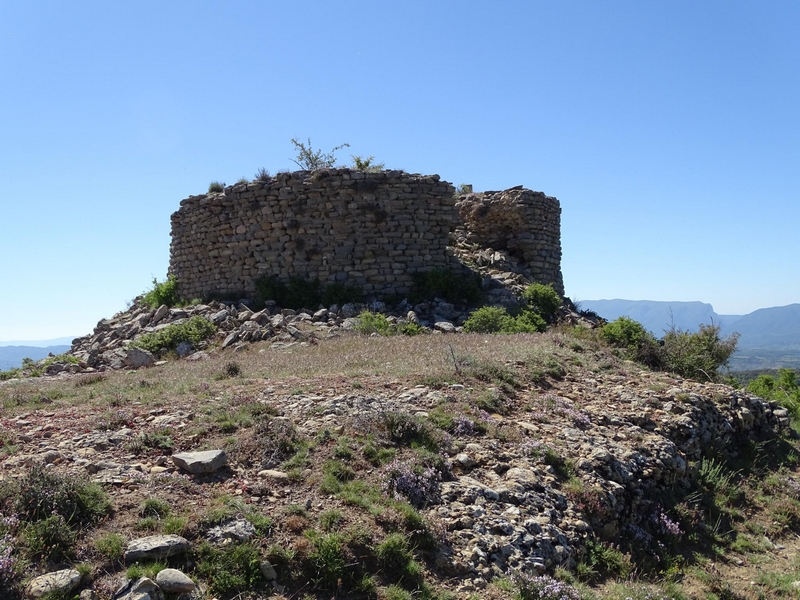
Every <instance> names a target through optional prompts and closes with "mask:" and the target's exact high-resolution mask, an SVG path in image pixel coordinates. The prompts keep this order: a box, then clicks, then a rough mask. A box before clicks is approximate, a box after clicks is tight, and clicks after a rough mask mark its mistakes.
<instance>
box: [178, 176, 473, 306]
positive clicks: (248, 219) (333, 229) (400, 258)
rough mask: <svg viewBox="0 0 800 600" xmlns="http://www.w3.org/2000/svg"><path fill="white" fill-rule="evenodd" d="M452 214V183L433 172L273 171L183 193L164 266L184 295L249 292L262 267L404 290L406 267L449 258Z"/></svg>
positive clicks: (378, 290) (436, 264) (375, 290)
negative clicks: (206, 191) (191, 193)
mask: <svg viewBox="0 0 800 600" xmlns="http://www.w3.org/2000/svg"><path fill="white" fill-rule="evenodd" d="M457 220H458V213H457V211H456V209H455V202H454V200H453V186H452V185H451V184H449V183H447V182H444V181H440V179H439V176H438V175H429V176H422V175H411V174H408V173H405V172H403V171H382V172H379V173H366V172H363V171H356V170H350V169H323V170H319V171H314V172H307V171H297V172H294V173H279V174H278V175H276V176H275V177H273V178H270V179H269V180H266V181H254V182H251V183H246V184H245V183H241V184H237V185H234V186H231V187H227V188H225V190H224V191H223V192H220V193H209V194H203V195H200V196H191V197H189V198H187V199H185V200H183V201H182V202H181V207H180V209H179V210H178V211H177V212H175V213H174V214H173V215H172V244H171V246H170V273H171V274H173V275H174V276H175V277H176V278H177V280H178V286H179V289H178V291H179V293H180V295H181V296H182V297H185V298H204V297H208V296H210V295H214V294H239V293H243V294H250V293H252V292H253V291H254V283H255V281H256V279H258V278H259V277H262V276H276V277H278V278H279V279H281V280H283V281H287V280H288V279H289V278H291V277H301V278H304V279H315V278H318V279H319V280H320V282H321V283H322V284H323V285H324V284H328V283H334V282H341V283H346V284H348V285H356V286H359V287H361V288H362V289H363V290H364V292H365V293H367V294H377V295H394V294H397V295H404V294H407V293H408V291H409V290H410V287H411V283H412V277H411V276H412V273H414V272H417V271H423V270H428V269H435V268H444V267H446V266H447V265H448V258H447V241H448V234H449V232H450V230H451V229H452V228H453V227H454V226H455V225H456V224H457Z"/></svg>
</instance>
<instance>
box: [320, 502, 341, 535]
mask: <svg viewBox="0 0 800 600" xmlns="http://www.w3.org/2000/svg"><path fill="white" fill-rule="evenodd" d="M343 520H344V514H343V513H342V511H340V510H336V509H335V508H332V509H330V510H326V511H325V512H323V513H322V514H320V516H319V524H320V526H321V527H322V529H324V530H325V531H335V530H337V529H339V526H340V525H341V523H342V521H343Z"/></svg>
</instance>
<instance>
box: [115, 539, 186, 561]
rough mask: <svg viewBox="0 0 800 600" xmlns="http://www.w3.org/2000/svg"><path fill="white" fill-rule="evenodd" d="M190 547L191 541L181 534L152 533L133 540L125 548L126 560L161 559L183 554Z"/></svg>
mask: <svg viewBox="0 0 800 600" xmlns="http://www.w3.org/2000/svg"><path fill="white" fill-rule="evenodd" d="M188 549H189V541H188V540H187V539H186V538H183V537H181V536H179V535H150V536H147V537H143V538H139V539H136V540H131V541H130V542H129V543H128V547H127V548H126V550H125V561H126V562H134V561H137V560H141V559H143V558H147V559H161V558H167V557H169V556H174V555H176V554H182V553H183V552H186V551H187V550H188Z"/></svg>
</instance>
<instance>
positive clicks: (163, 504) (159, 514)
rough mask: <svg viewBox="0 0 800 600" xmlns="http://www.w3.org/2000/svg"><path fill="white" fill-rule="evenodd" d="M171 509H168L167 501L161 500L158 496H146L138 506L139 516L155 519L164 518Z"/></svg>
mask: <svg viewBox="0 0 800 600" xmlns="http://www.w3.org/2000/svg"><path fill="white" fill-rule="evenodd" d="M170 512H172V510H171V509H170V506H169V502H167V501H166V500H161V499H160V498H148V499H147V500H145V501H144V502H142V505H141V506H140V507H139V516H140V517H156V518H157V519H166V518H167V517H168V516H169V514H170Z"/></svg>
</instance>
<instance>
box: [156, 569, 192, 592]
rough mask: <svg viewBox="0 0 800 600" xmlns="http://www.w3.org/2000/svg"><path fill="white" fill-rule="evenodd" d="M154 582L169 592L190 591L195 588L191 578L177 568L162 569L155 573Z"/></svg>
mask: <svg viewBox="0 0 800 600" xmlns="http://www.w3.org/2000/svg"><path fill="white" fill-rule="evenodd" d="M156 583H157V584H158V587H160V588H161V589H162V590H163V591H165V592H168V593H170V594H182V593H184V592H191V591H192V590H194V588H195V583H194V581H192V579H191V578H190V577H189V576H188V575H186V574H184V573H182V572H181V571H179V570H178V569H163V570H161V571H159V572H158V575H156Z"/></svg>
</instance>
